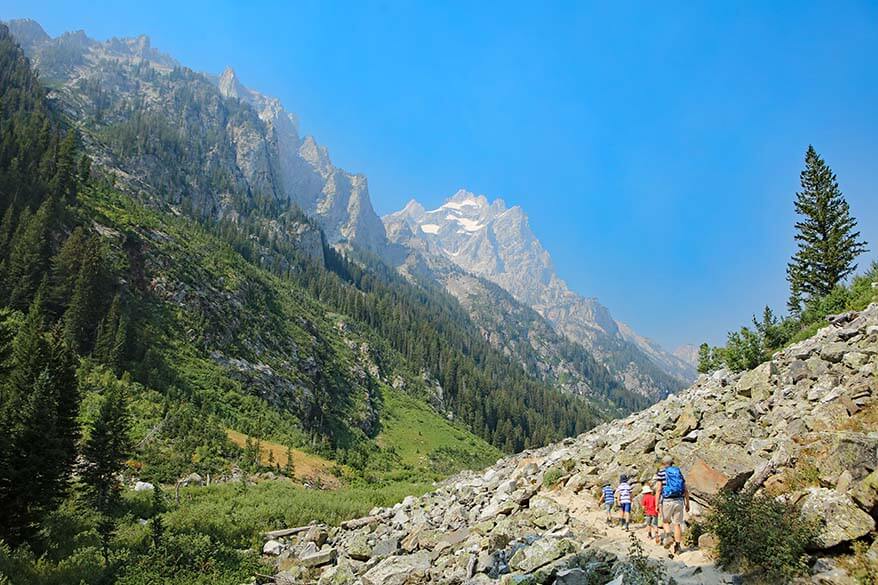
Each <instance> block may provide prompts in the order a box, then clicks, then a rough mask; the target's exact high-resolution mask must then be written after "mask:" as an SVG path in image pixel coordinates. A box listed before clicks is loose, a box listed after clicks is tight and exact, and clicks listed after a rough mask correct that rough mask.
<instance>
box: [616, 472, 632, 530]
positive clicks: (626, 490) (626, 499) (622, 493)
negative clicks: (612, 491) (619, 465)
mask: <svg viewBox="0 0 878 585" xmlns="http://www.w3.org/2000/svg"><path fill="white" fill-rule="evenodd" d="M616 499H618V500H619V525H620V526H622V527H624V528H625V530H628V523H629V522H630V521H631V485H630V484H629V483H628V476H627V475H625V474H624V473H623V474H622V475H621V476H620V477H619V485H618V486H616Z"/></svg>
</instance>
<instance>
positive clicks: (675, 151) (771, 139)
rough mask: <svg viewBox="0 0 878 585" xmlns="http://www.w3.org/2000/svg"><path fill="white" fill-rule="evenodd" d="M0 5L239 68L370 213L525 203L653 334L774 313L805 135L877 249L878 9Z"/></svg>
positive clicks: (564, 271)
mask: <svg viewBox="0 0 878 585" xmlns="http://www.w3.org/2000/svg"><path fill="white" fill-rule="evenodd" d="M610 4H613V6H609V5H610ZM16 17H31V18H34V19H36V20H38V21H39V22H40V23H41V24H42V25H43V26H44V27H45V28H46V29H47V31H48V32H49V33H50V34H52V35H57V34H59V33H61V32H63V31H66V30H75V29H84V30H86V32H87V33H88V34H89V35H90V36H93V37H95V38H99V39H105V38H109V37H112V36H131V35H136V34H140V33H146V34H148V35H150V37H152V40H153V45H154V46H156V47H158V48H159V49H161V50H164V51H165V52H168V53H170V54H172V55H173V56H175V57H176V58H178V59H179V60H180V61H181V62H182V63H184V64H186V65H188V66H190V67H192V68H193V69H196V70H201V71H207V72H212V73H219V72H220V71H221V70H222V69H223V68H224V67H225V66H226V65H232V66H233V67H234V68H235V69H236V71H237V72H238V74H239V76H240V78H241V79H242V81H243V82H244V83H245V84H246V85H248V86H250V87H252V88H254V89H257V90H259V91H262V92H264V93H268V94H271V95H276V96H278V97H280V98H281V99H282V100H283V102H284V104H285V105H286V106H287V108H288V109H290V110H292V111H295V112H296V113H297V114H298V115H299V116H300V119H301V126H302V129H303V130H304V131H305V132H306V133H310V134H313V135H314V136H315V137H316V138H317V140H318V141H319V142H321V143H322V144H325V145H326V146H328V147H329V149H330V153H331V155H332V157H333V160H334V162H335V163H336V164H338V165H339V166H342V167H344V168H346V169H348V170H350V171H355V172H362V173H365V174H366V175H368V177H369V184H370V191H371V194H372V199H373V203H374V205H375V208H376V210H377V211H378V212H379V213H381V214H384V213H387V212H390V211H393V210H395V209H397V208H399V207H401V206H402V205H404V204H405V202H406V201H407V200H408V199H409V198H411V197H416V198H417V199H419V200H420V201H422V202H423V203H424V204H425V205H427V206H428V207H429V206H435V205H438V204H439V203H440V202H441V200H442V199H444V198H445V197H447V196H448V195H450V194H452V193H453V192H454V191H455V190H456V189H457V188H459V187H465V188H467V189H469V190H472V191H475V192H478V193H483V194H485V195H487V196H488V197H490V198H493V197H503V198H504V199H506V201H507V202H508V203H510V204H518V205H521V206H522V207H523V208H524V209H525V211H526V212H527V213H528V214H529V215H530V218H531V225H532V227H533V229H534V231H535V232H536V233H537V235H538V236H539V237H540V238H541V240H542V241H543V243H544V245H545V246H546V248H548V250H549V251H550V252H551V254H552V256H553V258H554V260H555V263H556V265H557V269H558V272H559V273H560V274H561V276H562V277H563V278H565V279H566V280H567V281H568V282H569V283H570V285H571V286H572V287H573V288H574V289H575V290H577V291H578V292H581V293H583V294H585V295H588V296H597V297H598V298H599V299H600V300H601V301H602V302H603V303H604V304H606V305H607V306H609V307H610V309H611V311H612V312H613V313H614V315H615V316H616V317H617V318H619V319H622V320H625V321H627V322H629V323H630V324H631V325H633V326H634V327H635V328H636V329H637V330H639V331H640V332H641V333H642V334H645V335H648V336H651V337H654V338H655V339H657V340H658V341H660V342H661V343H663V344H665V345H666V346H668V347H673V346H675V345H677V344H679V343H687V342H692V343H697V342H700V341H702V340H709V341H711V342H713V343H717V342H721V341H723V339H724V337H725V333H726V331H727V330H729V329H733V328H736V327H737V326H739V325H741V324H743V323H744V322H745V321H747V320H748V319H749V317H750V315H751V314H752V313H754V312H757V311H759V310H760V308H761V307H762V306H763V305H764V304H766V303H769V304H771V305H773V306H774V307H775V308H777V309H782V308H783V306H784V303H785V300H786V296H787V287H786V282H785V280H784V268H785V265H786V261H787V259H788V258H789V256H790V254H791V253H792V251H793V240H792V223H793V221H794V215H793V210H792V200H793V197H794V194H795V191H796V189H797V187H798V175H799V171H800V170H801V167H802V160H803V156H804V152H805V149H806V147H807V145H808V144H809V143H813V144H814V145H815V147H816V148H817V150H818V152H820V153H821V154H822V155H823V156H824V157H825V158H826V160H827V162H828V163H829V164H830V165H831V166H832V168H833V169H834V170H835V172H836V173H837V174H838V176H839V182H840V184H841V187H842V189H843V191H844V193H845V195H846V196H847V198H848V201H849V202H850V204H851V207H852V210H853V212H854V214H855V215H856V217H857V218H858V219H859V222H860V228H861V231H862V232H863V235H864V237H865V238H866V239H867V240H869V242H871V243H872V246H871V247H872V249H874V250H878V193H876V191H878V61H876V55H878V3H876V2H826V3H813V2H781V1H776V2H713V3H711V2H695V3H692V2H688V3H677V2H662V3H655V2H643V3H606V2H604V3H595V4H589V3H586V2H569V3H566V2H549V3H538V2H528V3H516V2H460V3H457V2H445V1H443V2H350V3H336V2H326V1H324V2H304V3H294V2H247V3H224V2H210V3H199V2H173V3H171V2H164V1H151V2H138V3H127V4H125V3H120V2H113V3H107V2H101V1H93V2H88V3H81V4H80V3H76V2H34V1H33V0H30V1H27V2H20V1H17V0H11V1H10V0H6V1H4V3H3V7H2V8H0V18H3V19H6V18H16ZM876 257H878V254H876V253H874V252H872V253H870V254H868V256H866V257H863V258H862V259H861V262H860V264H861V266H865V265H867V264H868V261H869V260H871V259H872V258H876Z"/></svg>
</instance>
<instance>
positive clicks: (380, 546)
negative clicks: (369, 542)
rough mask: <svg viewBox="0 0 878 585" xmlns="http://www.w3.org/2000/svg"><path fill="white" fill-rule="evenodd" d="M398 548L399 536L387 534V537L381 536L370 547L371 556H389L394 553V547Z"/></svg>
mask: <svg viewBox="0 0 878 585" xmlns="http://www.w3.org/2000/svg"><path fill="white" fill-rule="evenodd" d="M398 548H399V538H398V537H397V536H389V537H387V538H382V539H381V540H379V541H378V543H377V544H376V545H375V546H374V547H372V555H371V556H373V557H377V558H381V557H389V556H390V555H392V554H395V553H396V549H398Z"/></svg>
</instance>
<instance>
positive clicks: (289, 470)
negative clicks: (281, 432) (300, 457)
mask: <svg viewBox="0 0 878 585" xmlns="http://www.w3.org/2000/svg"><path fill="white" fill-rule="evenodd" d="M284 475H285V476H287V477H288V478H290V479H293V478H294V477H295V475H296V467H295V464H294V463H293V449H292V447H287V462H286V463H285V464H284Z"/></svg>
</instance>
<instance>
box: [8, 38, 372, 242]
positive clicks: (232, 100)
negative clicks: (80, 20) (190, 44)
mask: <svg viewBox="0 0 878 585" xmlns="http://www.w3.org/2000/svg"><path fill="white" fill-rule="evenodd" d="M9 27H10V30H11V32H12V34H13V36H15V38H16V40H18V42H19V43H20V44H21V46H22V48H23V49H24V50H25V52H26V53H27V55H28V57H29V58H30V59H31V60H32V61H33V63H34V65H35V66H36V68H37V69H38V70H39V71H40V74H41V76H42V78H43V79H44V80H46V81H47V82H49V84H51V85H52V86H53V88H54V89H53V91H52V92H51V93H50V97H51V98H52V99H53V100H54V101H55V102H56V103H57V104H58V105H59V107H60V109H61V110H63V111H64V113H65V114H66V115H67V116H68V117H69V118H71V119H73V120H75V122H76V125H77V127H78V129H79V131H80V133H81V134H82V136H83V140H84V142H85V143H86V146H87V147H88V148H89V151H90V154H92V155H93V156H94V157H95V159H96V161H97V162H98V163H99V164H101V165H102V166H104V167H105V168H107V169H111V170H112V171H114V172H115V174H116V176H117V180H118V181H119V182H120V183H121V185H123V186H126V187H127V188H128V190H129V191H130V192H132V193H135V194H136V193H141V194H143V195H144V197H145V196H146V195H145V193H147V192H148V193H150V197H151V198H153V199H156V198H158V201H154V202H158V203H169V204H171V205H174V206H179V207H181V208H185V209H186V210H188V211H191V212H192V213H193V214H194V215H196V216H199V217H213V218H224V217H233V218H234V217H236V216H238V215H242V216H243V215H247V216H250V215H253V214H254V213H258V212H265V211H267V210H270V214H269V215H275V216H276V215H278V214H283V213H284V212H286V211H288V210H290V209H292V208H293V207H297V208H299V209H301V210H302V211H304V212H305V213H306V214H307V215H308V216H310V217H311V218H313V219H315V220H316V222H317V223H318V224H319V226H320V227H321V228H322V229H323V231H324V232H325V234H326V237H327V239H328V241H329V243H332V244H335V243H341V242H347V243H352V244H356V245H359V246H361V247H364V248H366V249H369V250H371V251H372V252H375V253H378V254H383V253H384V248H385V247H386V238H385V235H384V226H383V224H382V223H381V220H380V219H379V218H378V216H377V214H376V213H375V211H374V210H373V208H372V204H371V201H370V198H369V189H368V183H367V181H366V177H365V176H363V175H358V174H351V173H348V172H346V171H344V170H342V169H339V168H337V167H335V166H334V165H333V164H332V162H331V160H330V158H329V153H328V151H327V149H326V148H325V147H322V146H319V145H318V144H317V143H316V141H315V140H314V138H313V137H310V136H305V137H302V136H300V134H299V130H298V120H297V118H296V117H295V115H293V114H291V113H289V112H287V111H286V110H285V109H284V107H283V105H282V104H281V103H280V101H279V100H277V99H276V98H272V97H269V96H265V95H263V94H261V93H259V92H256V91H253V90H250V89H248V88H246V87H244V86H243V85H242V84H241V83H240V81H239V80H238V78H237V76H236V75H235V72H234V71H233V70H232V69H231V68H227V69H226V70H225V71H224V72H223V73H222V75H220V76H219V77H213V76H209V75H204V74H200V73H196V72H194V71H192V70H190V69H187V68H185V67H183V66H182V65H181V64H180V63H178V62H177V61H176V60H175V59H173V58H172V57H170V56H168V55H165V54H163V53H161V52H159V51H157V50H156V49H155V48H153V47H152V46H151V44H150V40H149V38H148V37H146V36H140V37H137V38H128V39H111V40H109V41H106V42H98V41H95V40H93V39H90V38H89V37H87V36H86V35H85V33H83V32H82V31H78V32H75V33H66V34H64V35H61V36H60V37H57V38H51V37H50V36H49V35H47V34H46V33H45V31H43V30H42V28H41V27H40V26H39V24H37V23H35V22H33V21H12V22H10V23H9Z"/></svg>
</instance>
